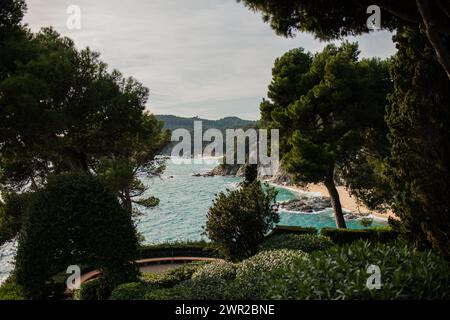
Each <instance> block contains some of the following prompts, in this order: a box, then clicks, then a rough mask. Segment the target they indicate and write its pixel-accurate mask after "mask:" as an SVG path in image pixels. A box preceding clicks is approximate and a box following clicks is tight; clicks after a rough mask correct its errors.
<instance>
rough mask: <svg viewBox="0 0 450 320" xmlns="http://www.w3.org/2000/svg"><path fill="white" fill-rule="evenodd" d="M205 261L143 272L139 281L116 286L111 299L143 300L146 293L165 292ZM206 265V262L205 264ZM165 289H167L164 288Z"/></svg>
mask: <svg viewBox="0 0 450 320" xmlns="http://www.w3.org/2000/svg"><path fill="white" fill-rule="evenodd" d="M203 266H205V263H190V264H184V265H181V266H178V267H176V268H173V269H169V270H167V271H166V272H165V273H163V274H154V273H144V274H142V275H141V281H140V282H133V283H126V284H122V285H120V286H118V287H116V288H115V289H114V290H113V291H112V293H111V297H110V299H111V300H144V298H145V297H146V295H147V294H152V295H155V299H157V295H159V294H158V292H161V294H162V293H167V292H169V291H170V290H168V289H170V288H173V287H174V286H175V285H178V284H180V283H182V282H183V281H185V280H188V279H190V278H191V277H192V276H193V274H195V273H196V272H197V270H199V269H200V268H201V267H203ZM206 266H207V264H206ZM166 289H167V290H166Z"/></svg>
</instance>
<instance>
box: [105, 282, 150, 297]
mask: <svg viewBox="0 0 450 320" xmlns="http://www.w3.org/2000/svg"><path fill="white" fill-rule="evenodd" d="M149 291H150V286H149V285H147V284H146V283H144V282H131V283H125V284H121V285H119V286H118V287H116V288H115V289H114V290H113V291H112V292H111V296H110V298H109V299H110V300H144V296H145V294H146V293H148V292H149Z"/></svg>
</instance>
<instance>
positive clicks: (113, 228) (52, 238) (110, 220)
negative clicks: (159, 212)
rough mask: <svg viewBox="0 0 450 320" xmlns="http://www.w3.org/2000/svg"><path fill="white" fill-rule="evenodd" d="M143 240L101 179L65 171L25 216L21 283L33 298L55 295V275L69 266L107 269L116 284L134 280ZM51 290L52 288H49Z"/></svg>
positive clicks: (18, 261)
mask: <svg viewBox="0 0 450 320" xmlns="http://www.w3.org/2000/svg"><path fill="white" fill-rule="evenodd" d="M136 248H137V239H136V233H135V229H134V226H133V223H132V221H131V217H130V215H128V214H127V212H126V211H125V210H124V209H123V208H122V207H121V206H120V204H119V202H118V200H117V198H116V197H115V196H114V195H112V194H110V193H109V192H108V190H107V189H106V188H105V187H104V186H103V184H101V183H100V182H99V181H98V179H96V178H94V177H92V176H90V175H87V174H82V173H71V174H63V175H60V176H57V177H54V178H52V179H50V180H49V181H48V184H47V185H46V187H45V188H44V189H41V190H39V191H38V192H36V193H35V194H34V196H33V197H32V199H31V201H30V205H29V207H28V208H27V211H26V215H25V217H24V225H23V229H22V232H21V234H20V236H19V245H18V252H17V258H16V276H17V282H18V283H19V284H20V285H21V286H22V287H23V289H24V294H25V296H26V297H27V298H33V299H47V298H49V297H50V295H53V296H54V294H53V288H52V286H50V287H49V285H48V284H49V283H50V284H51V283H52V282H53V281H52V277H53V276H55V275H57V274H59V273H60V272H62V271H65V270H66V268H67V266H69V265H73V264H78V265H80V266H81V265H89V266H93V267H95V268H100V269H102V270H103V276H104V277H106V278H107V279H108V280H109V281H111V282H112V283H113V284H114V285H118V284H120V283H123V282H127V281H130V280H131V281H132V280H133V279H135V276H136V275H137V270H136V268H135V266H134V265H132V264H130V263H129V261H132V260H134V259H135V258H136ZM49 291H51V292H49Z"/></svg>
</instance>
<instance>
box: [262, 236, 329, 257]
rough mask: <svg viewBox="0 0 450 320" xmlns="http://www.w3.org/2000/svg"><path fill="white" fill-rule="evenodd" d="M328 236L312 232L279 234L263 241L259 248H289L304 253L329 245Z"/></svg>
mask: <svg viewBox="0 0 450 320" xmlns="http://www.w3.org/2000/svg"><path fill="white" fill-rule="evenodd" d="M332 245H333V242H332V241H331V240H330V238H328V237H325V236H322V235H313V234H288V233H285V234H279V235H275V236H272V237H270V238H268V239H267V240H266V241H264V242H263V243H262V244H261V246H260V250H274V249H291V250H300V251H303V252H306V253H309V252H312V251H315V250H323V249H327V248H329V247H331V246H332Z"/></svg>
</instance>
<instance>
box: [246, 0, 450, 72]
mask: <svg viewBox="0 0 450 320" xmlns="http://www.w3.org/2000/svg"><path fill="white" fill-rule="evenodd" d="M238 1H239V2H243V3H244V4H245V5H246V6H247V7H249V8H250V9H251V10H255V11H259V12H261V13H262V15H263V19H264V20H265V21H266V22H269V23H270V25H271V27H272V28H273V29H274V30H275V31H276V32H277V33H278V34H281V35H286V36H292V35H293V34H295V32H296V31H306V32H312V33H313V34H314V35H316V36H317V37H318V38H320V39H323V40H331V39H336V38H341V37H344V36H348V35H359V34H362V33H366V32H369V29H368V28H367V23H366V22H367V19H368V17H369V14H368V13H367V8H368V7H369V6H371V5H378V6H379V7H380V8H381V10H382V17H381V27H382V28H384V29H388V30H394V29H397V28H398V27H401V26H402V25H405V24H406V25H411V26H413V27H415V28H417V27H419V26H421V27H422V29H423V31H424V33H425V35H426V37H427V39H428V41H429V43H430V44H431V45H432V47H433V49H434V52H435V57H436V59H437V60H438V61H439V63H440V64H441V66H442V67H443V68H444V70H445V71H446V73H447V76H448V77H449V78H450V50H449V48H450V46H449V38H450V3H449V2H448V1H445V0H416V1H413V0H401V1H392V0H375V1H372V0H322V1H317V0H281V1H280V0H238Z"/></svg>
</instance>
